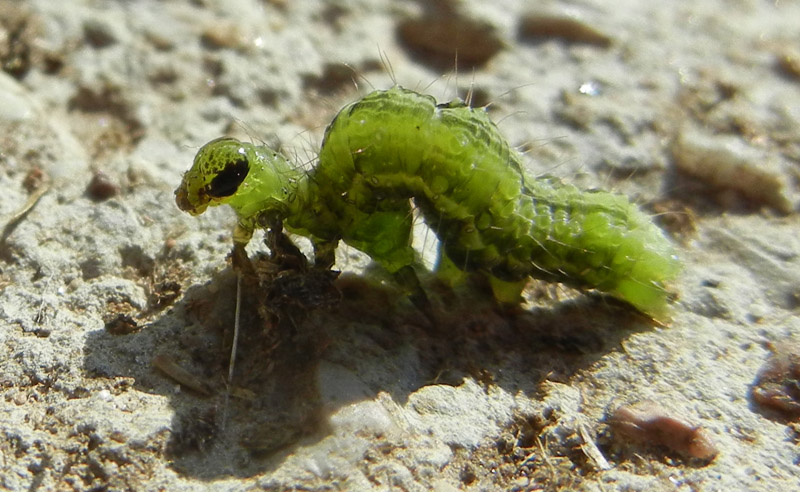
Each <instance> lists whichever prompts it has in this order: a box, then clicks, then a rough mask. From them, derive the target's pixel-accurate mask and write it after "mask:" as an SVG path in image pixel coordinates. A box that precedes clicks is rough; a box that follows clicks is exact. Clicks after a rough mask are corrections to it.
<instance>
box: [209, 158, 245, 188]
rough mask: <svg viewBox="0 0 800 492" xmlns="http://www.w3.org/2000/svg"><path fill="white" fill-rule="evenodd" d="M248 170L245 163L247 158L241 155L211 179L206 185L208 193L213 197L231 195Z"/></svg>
mask: <svg viewBox="0 0 800 492" xmlns="http://www.w3.org/2000/svg"><path fill="white" fill-rule="evenodd" d="M248 171H250V165H249V164H248V163H247V158H245V157H242V158H241V159H239V160H237V161H235V162H231V163H230V164H228V165H226V166H225V169H223V170H222V172H220V173H219V174H217V175H216V177H214V179H212V180H211V183H210V184H209V185H208V195H209V196H211V197H213V198H223V197H226V196H231V195H233V194H234V193H236V190H237V189H238V188H239V185H240V184H242V181H244V178H245V177H246V176H247V173H248Z"/></svg>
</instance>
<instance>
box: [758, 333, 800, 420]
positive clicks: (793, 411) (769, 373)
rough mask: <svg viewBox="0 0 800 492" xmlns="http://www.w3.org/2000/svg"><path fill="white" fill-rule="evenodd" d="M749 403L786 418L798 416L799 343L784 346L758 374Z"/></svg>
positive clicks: (799, 401)
mask: <svg viewBox="0 0 800 492" xmlns="http://www.w3.org/2000/svg"><path fill="white" fill-rule="evenodd" d="M751 394H752V396H753V401H754V402H756V403H757V404H759V405H761V406H762V407H767V408H770V409H772V410H776V411H778V412H779V413H781V414H782V415H783V416H785V417H787V418H790V419H793V420H794V419H798V418H799V417H800V344H798V343H797V342H793V343H786V344H783V345H781V346H779V347H777V348H774V353H773V354H772V357H770V358H769V359H768V360H767V361H766V362H765V363H764V365H763V366H761V369H760V370H759V371H758V375H757V376H756V380H755V382H754V383H753V388H752V390H751Z"/></svg>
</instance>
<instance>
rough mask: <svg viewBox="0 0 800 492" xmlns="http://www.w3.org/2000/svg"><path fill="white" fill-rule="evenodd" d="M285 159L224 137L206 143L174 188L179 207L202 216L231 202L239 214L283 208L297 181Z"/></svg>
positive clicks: (279, 155)
mask: <svg viewBox="0 0 800 492" xmlns="http://www.w3.org/2000/svg"><path fill="white" fill-rule="evenodd" d="M295 174H296V172H295V171H294V170H292V169H291V167H290V166H289V163H288V162H287V160H286V158H285V157H283V156H282V155H281V154H278V153H276V152H272V151H271V150H269V149H267V148H266V147H261V146H256V145H253V144H251V143H247V142H241V141H239V140H236V139H233V138H229V137H222V138H218V139H216V140H212V141H210V142H208V143H207V144H205V145H203V146H202V147H201V148H200V150H199V151H198V152H197V155H196V156H195V158H194V163H193V164H192V167H191V169H189V170H188V171H187V172H186V173H185V174H184V175H183V180H182V181H181V184H180V186H178V188H177V189H176V190H175V202H176V203H177V204H178V208H180V209H181V210H183V211H185V212H188V213H190V214H192V215H200V214H201V213H203V212H205V210H206V209H207V208H208V207H214V206H217V205H223V204H228V205H230V206H232V207H233V208H234V209H235V210H236V213H237V214H238V215H239V216H240V217H249V216H251V215H253V214H254V213H257V212H259V211H263V210H265V209H266V208H268V207H270V206H271V207H272V208H281V207H282V206H283V204H285V203H286V200H287V199H288V198H289V197H290V195H291V193H292V191H293V189H294V188H295V184H296V181H297V180H296V176H295Z"/></svg>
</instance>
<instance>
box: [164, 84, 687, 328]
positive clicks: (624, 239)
mask: <svg viewBox="0 0 800 492" xmlns="http://www.w3.org/2000/svg"><path fill="white" fill-rule="evenodd" d="M521 159H522V158H521V156H520V155H519V154H518V153H517V152H516V151H515V150H514V149H513V148H511V147H510V146H509V144H508V143H507V142H506V140H505V139H504V138H503V137H502V136H501V135H500V133H499V131H498V129H497V127H496V126H495V124H494V123H493V122H492V121H491V120H490V119H489V117H488V115H487V113H486V112H485V111H484V110H483V109H474V108H471V107H469V106H467V105H466V104H465V103H463V102H462V101H460V100H454V101H452V102H449V103H443V104H437V103H436V101H435V100H434V98H433V97H431V96H427V95H423V94H419V93H417V92H414V91H411V90H407V89H403V88H401V87H394V88H392V89H389V90H386V91H375V92H372V93H371V94H368V95H367V96H365V97H364V98H363V99H361V100H359V101H357V102H354V103H352V104H350V105H348V106H346V107H345V108H343V109H342V110H341V111H340V112H339V113H338V115H337V116H336V117H335V118H334V120H333V122H332V123H331V124H330V125H329V126H328V128H327V129H326V131H325V138H324V140H323V144H322V147H321V150H320V153H319V162H318V163H317V165H316V166H315V167H314V169H313V170H311V171H310V172H307V171H304V170H301V169H298V168H297V167H295V166H293V165H292V164H290V163H289V161H288V160H287V159H286V158H285V157H284V156H283V155H281V154H279V153H277V152H274V151H272V150H270V149H268V148H266V147H264V146H258V145H254V144H251V143H246V142H240V141H238V140H235V139H231V138H220V139H217V140H213V141H211V142H209V143H207V144H206V145H204V146H203V147H202V148H201V149H200V150H199V151H198V153H197V155H196V157H195V159H194V164H193V165H192V167H191V169H190V170H189V171H188V172H186V174H184V176H183V181H182V182H181V184H180V186H179V187H178V189H177V190H176V191H175V194H176V201H177V204H178V206H179V207H180V208H181V209H182V210H184V211H187V212H189V213H191V214H193V215H197V214H200V213H202V212H203V211H204V210H205V209H206V208H207V207H209V206H216V205H221V204H228V205H230V206H231V207H233V208H234V210H235V211H236V214H237V216H238V224H237V226H236V229H235V231H234V243H235V245H237V246H236V247H239V248H243V246H244V245H245V244H247V242H248V241H249V240H250V238H251V236H252V233H253V230H254V229H256V228H259V227H270V228H272V227H286V229H287V230H289V231H290V232H294V233H297V234H301V235H304V236H307V237H309V238H310V239H311V241H312V243H313V244H314V249H315V255H316V258H315V262H316V265H317V266H319V267H324V268H328V267H330V266H332V264H333V253H334V250H335V248H336V246H337V244H338V242H339V241H340V240H343V241H345V242H346V243H348V244H349V245H351V246H354V247H355V248H357V249H359V250H361V251H364V252H365V253H367V254H368V255H369V256H370V257H371V258H372V259H373V260H375V261H377V262H378V263H380V264H381V265H383V266H384V267H385V268H386V269H387V270H388V271H389V272H391V273H394V274H396V276H397V278H399V279H404V280H401V281H402V283H404V284H406V285H412V287H413V285H414V283H415V282H416V276H415V275H414V273H413V270H412V264H413V262H414V252H413V249H412V247H411V241H410V235H411V228H412V213H411V206H412V205H411V203H410V199H411V200H413V204H414V206H416V207H418V208H419V209H420V211H421V213H422V216H423V217H424V219H425V221H426V222H427V223H428V225H429V226H431V228H432V229H433V230H434V232H435V233H436V234H437V236H438V237H439V240H440V249H441V250H440V262H439V265H438V267H437V268H439V269H441V270H446V269H447V268H452V267H453V266H456V267H458V268H459V269H462V270H467V271H475V272H480V273H481V274H483V275H486V276H487V277H488V278H489V279H490V281H491V283H492V285H493V287H495V295H496V297H498V299H499V300H503V301H511V300H514V299H518V298H519V294H520V292H521V289H522V287H523V286H524V281H525V280H527V279H528V278H529V277H534V278H538V279H543V280H547V281H553V282H562V283H565V284H569V285H571V286H574V287H578V288H585V289H596V290H598V291H601V292H605V293H607V294H609V295H611V296H614V297H616V298H618V299H621V300H623V301H626V302H628V303H629V304H631V305H633V306H634V307H636V308H637V309H639V310H640V311H642V312H643V313H645V314H647V315H650V316H652V317H654V318H656V319H663V318H664V317H666V316H667V310H668V306H667V305H668V297H669V296H668V293H667V291H666V289H665V287H666V286H667V285H668V284H669V283H670V281H671V280H673V279H674V278H675V276H676V275H677V273H678V270H679V262H678V259H677V256H676V254H675V251H674V249H673V247H672V245H671V243H670V242H669V240H668V239H667V238H666V237H665V236H664V234H663V233H662V231H661V230H660V229H659V228H658V227H657V226H656V225H655V224H653V222H652V221H651V220H650V218H649V217H648V216H647V215H646V214H645V213H644V212H642V211H641V210H640V209H639V208H638V207H637V206H636V205H635V204H633V203H632V202H631V201H630V200H629V199H628V198H627V197H625V196H622V195H617V194H613V193H609V192H605V191H582V190H579V189H578V188H576V187H575V186H572V185H570V184H565V183H562V182H561V181H560V180H559V179H557V178H554V177H549V176H544V177H536V178H534V177H531V176H529V175H527V174H526V173H525V172H524V171H523V167H522V161H521ZM416 285H417V286H418V284H416Z"/></svg>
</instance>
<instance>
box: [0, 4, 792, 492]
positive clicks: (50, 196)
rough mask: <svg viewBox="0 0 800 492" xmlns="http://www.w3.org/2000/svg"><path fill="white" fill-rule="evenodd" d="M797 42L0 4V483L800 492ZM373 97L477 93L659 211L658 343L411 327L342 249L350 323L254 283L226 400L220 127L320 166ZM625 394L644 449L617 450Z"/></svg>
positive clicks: (577, 307)
mask: <svg viewBox="0 0 800 492" xmlns="http://www.w3.org/2000/svg"><path fill="white" fill-rule="evenodd" d="M798 19H800V4H798V3H796V2H790V1H780V0H775V1H770V2H767V1H763V0H732V1H731V0H729V1H723V0H718V1H707V2H690V1H675V2H638V1H634V0H624V1H622V2H614V6H613V7H612V6H611V3H609V2H601V1H592V0H576V1H573V2H557V1H542V2H522V1H517V0H503V1H500V2H492V5H491V6H490V3H489V2H480V1H477V0H475V1H463V2H457V1H454V2H444V1H438V2H399V1H390V0H339V1H337V0H330V1H306V2H292V1H285V0H271V1H270V0H262V1H257V0H235V1H226V2H222V1H219V2H216V1H212V0H197V1H171V2H163V1H161V2H159V1H148V0H142V1H118V2H96V1H90V0H85V1H81V0H62V1H60V2H52V1H50V0H31V1H27V2H15V1H11V0H0V63H2V66H3V69H4V71H3V73H0V185H2V188H1V189H2V190H3V193H2V194H0V218H2V223H3V224H2V225H4V226H5V228H4V229H3V235H2V242H0V285H1V286H2V287H0V288H2V294H0V339H2V344H0V347H2V348H1V349H0V350H2V357H0V368H1V369H2V370H1V371H0V387H2V399H0V487H2V488H7V489H9V490H88V489H92V490H106V489H108V490H158V489H161V490H204V489H214V490H244V489H266V490H369V489H378V490H413V491H416V490H437V491H450V490H557V489H561V490H574V489H583V490H598V491H599V490H761V491H766V490H769V491H773V490H781V489H782V490H790V489H792V488H794V487H796V486H797V485H798V483H800V470H798V462H799V461H800V455H799V454H798V447H797V440H798V428H797V427H795V425H796V424H795V423H794V422H796V420H794V421H793V418H796V413H794V414H793V412H795V411H796V407H795V406H794V405H796V403H794V402H795V401H796V400H794V399H796V398H797V397H798V395H797V393H796V381H797V377H798V375H800V369H798V367H800V366H798V365H796V364H795V365H792V364H791V363H790V364H788V365H787V364H784V365H783V366H781V365H780V364H777V365H774V366H775V368H776V369H775V374H772V373H770V374H772V376H769V377H771V378H772V384H773V385H772V386H770V387H763V388H762V387H761V386H760V385H761V383H759V384H758V385H757V384H756V383H757V382H758V381H757V375H758V373H759V368H760V367H762V365H763V364H764V363H765V361H767V360H768V359H769V358H770V357H771V356H772V355H773V352H776V351H777V352H782V351H783V352H787V353H789V354H791V353H792V351H794V352H793V353H794V354H796V353H797V350H796V347H797V346H796V345H792V338H793V337H798V336H800V319H799V318H798V316H797V309H798V305H800V238H799V237H798V231H800V228H798V225H799V224H798V216H797V213H796V210H797V206H798V198H797V181H798V177H799V176H800V173H798V164H800V34H799V33H800V30H798V25H799V24H798ZM456 53H458V55H457V56H456ZM456 67H457V68H456ZM394 83H398V84H400V85H403V86H405V87H408V88H412V89H415V90H418V91H422V92H427V93H430V94H432V95H434V96H436V97H437V98H438V99H439V100H450V99H453V98H454V97H457V96H465V95H466V94H467V93H468V91H470V90H471V91H472V95H473V99H472V100H473V104H475V105H484V104H489V112H490V115H491V116H492V118H493V119H494V120H495V121H497V122H499V127H500V129H501V131H502V132H503V134H504V135H506V136H507V137H508V139H509V141H510V142H511V143H512V144H513V145H515V146H518V147H519V148H520V149H521V150H523V151H524V152H525V154H526V165H527V166H528V168H529V171H530V172H531V173H532V174H541V173H550V174H555V175H558V176H561V177H562V178H563V179H565V180H567V181H570V182H573V183H575V184H576V185H578V186H581V187H585V188H590V187H602V188H605V189H612V190H615V191H618V192H620V193H625V194H627V195H628V196H630V197H631V198H632V199H633V200H635V201H636V202H638V203H641V204H642V205H643V207H645V208H646V209H647V210H648V211H649V212H651V213H653V214H654V216H655V219H656V220H658V222H659V224H661V225H662V226H663V227H665V228H666V229H667V230H668V231H669V233H670V236H671V237H672V239H673V240H674V241H675V242H676V244H677V245H678V248H679V253H680V256H681V258H682V261H683V263H684V271H683V274H682V275H681V277H680V278H679V280H678V281H677V282H676V285H674V286H673V289H674V290H675V292H676V293H678V295H679V298H678V299H677V301H676V302H675V304H674V306H673V313H674V315H673V320H672V322H671V323H669V324H666V325H663V326H659V325H657V324H653V323H650V322H648V321H647V320H646V319H643V318H642V317H640V316H637V315H636V314H634V313H632V312H630V310H629V309H625V308H624V307H620V306H617V305H615V304H614V303H613V302H609V301H608V299H605V298H602V297H600V296H596V295H595V296H593V295H584V294H577V295H576V294H575V293H571V292H569V291H567V290H566V289H563V288H561V287H557V286H548V285H546V284H545V285H543V284H533V285H532V286H531V289H530V292H529V293H528V298H529V303H528V305H527V306H526V309H525V310H523V311H521V312H518V313H515V314H508V313H506V314H499V313H498V311H497V310H495V309H494V308H493V306H492V305H491V303H490V301H489V300H488V299H486V295H485V293H484V295H483V296H481V295H480V292H478V293H475V292H472V293H461V294H458V293H457V294H456V295H455V296H451V297H449V298H448V297H447V295H448V294H446V293H442V294H437V290H436V287H435V286H433V285H430V286H429V287H428V288H429V289H430V291H431V293H432V297H433V298H434V299H436V302H437V305H438V306H440V309H441V312H442V319H443V320H444V321H443V322H442V323H441V326H430V325H429V323H427V322H426V321H425V320H424V319H421V318H420V316H419V313H416V312H415V310H414V309H413V307H411V305H410V303H409V302H408V301H407V300H405V299H404V298H402V296H400V295H399V294H398V293H397V291H396V289H394V288H393V287H392V285H391V284H389V283H387V282H383V281H382V280H381V279H382V278H383V277H382V274H381V272H379V271H377V270H376V269H375V268H372V267H369V266H368V265H367V267H366V268H364V265H365V262H364V258H363V257H360V256H359V255H358V254H357V252H354V251H348V250H345V249H342V250H341V251H340V252H339V256H338V260H337V268H339V269H342V270H343V271H344V272H345V273H343V275H342V277H341V278H340V279H339V281H338V283H337V284H336V287H337V289H338V290H339V291H340V292H341V293H342V299H341V300H340V301H338V302H333V303H327V304H329V305H327V304H326V305H323V304H325V303H322V302H316V301H313V302H312V301H309V300H308V299H300V301H299V304H298V302H295V304H292V303H293V302H294V301H293V300H292V297H293V295H294V297H297V296H298V295H299V296H300V297H303V295H306V294H307V292H308V291H307V290H302V289H300V290H299V291H293V290H291V289H289V288H288V287H287V288H286V290H283V291H280V290H279V291H278V292H277V297H278V298H280V299H283V300H284V301H285V302H284V305H283V306H282V307H280V306H279V307H275V306H276V305H277V303H276V302H274V301H275V297H276V292H275V288H273V289H272V290H271V291H270V290H269V289H267V290H266V291H265V290H264V289H259V288H258V287H256V286H254V285H250V284H248V285H247V288H246V291H245V299H244V305H245V308H244V313H243V329H244V333H243V335H242V337H243V343H242V344H240V345H241V350H240V353H239V359H238V361H237V363H238V366H237V373H236V378H235V379H234V387H233V388H232V389H231V390H230V397H229V398H228V399H227V400H226V397H225V395H226V375H227V360H228V351H229V346H230V327H231V324H232V319H233V307H234V296H233V291H234V288H235V277H234V274H233V273H232V271H231V269H230V266H229V264H228V263H226V255H227V253H228V250H229V247H230V230H231V227H232V224H233V220H232V214H231V212H230V211H229V210H222V209H218V210H212V211H210V212H208V213H206V214H204V215H203V216H201V217H199V218H192V217H189V216H188V215H185V214H183V213H181V212H180V211H179V210H178V209H177V208H176V206H175V205H174V197H173V190H174V188H175V187H176V186H177V185H178V183H179V182H180V178H181V173H182V172H183V171H184V170H185V169H187V168H188V166H189V165H190V163H191V160H192V157H193V155H194V153H195V152H196V150H197V148H198V147H199V146H200V145H202V144H203V143H205V142H206V141H208V140H210V139H212V138H215V137H217V136H220V135H223V134H232V135H236V136H239V137H241V138H250V139H255V140H263V141H264V142H266V143H268V144H270V145H274V146H280V147H281V148H282V149H283V150H284V151H285V152H286V153H287V155H290V156H292V158H294V159H296V160H297V162H298V165H303V164H305V165H313V158H314V155H315V152H316V150H317V149H318V148H319V142H320V140H321V136H322V132H323V130H324V127H325V125H326V124H327V123H328V122H329V121H330V120H331V118H332V116H333V115H334V114H335V112H336V110H337V109H338V108H340V107H342V106H343V105H344V104H346V103H347V102H350V101H353V100H355V99H357V98H358V97H359V96H360V95H363V94H366V93H367V92H369V91H370V90H371V89H372V88H388V87H390V86H392V85H393V84H394ZM31 205H32V206H31ZM430 237H431V236H430V235H425V233H424V232H421V237H420V238H419V239H420V241H418V242H419V246H420V247H421V248H422V249H424V250H425V251H430V250H431V249H432V248H433V247H434V246H435V244H434V243H433V241H432V240H431V239H430ZM259 249H262V250H263V246H260V244H258V243H256V244H253V249H252V251H251V253H252V254H253V255H256V254H257V251H258V250H259ZM309 282H310V283H311V284H314V282H313V281H309ZM323 284H324V282H323ZM323 286H324V285H323ZM312 287H313V285H312ZM298 292H299V294H298ZM287 299H288V300H287ZM445 306H446V307H445ZM259 307H260V308H261V309H260V311H259ZM266 308H270V309H269V311H270V312H267V309H266ZM269 320H272V321H273V322H272V323H269V322H268V321H269ZM787 357H789V359H788V360H792V359H791V356H790V355H787ZM781 371H783V372H781ZM764 374H765V373H762V376H761V378H762V379H765V380H766V379H769V377H768V376H765V375H764ZM792 385H795V386H794V390H792ZM754 388H755V389H756V390H757V391H759V388H760V391H761V393H760V394H761V395H762V396H764V400H766V401H771V402H773V403H775V404H777V405H779V406H781V407H782V408H783V409H784V410H786V411H784V412H779V411H775V410H772V409H768V408H765V407H763V406H760V405H759V404H758V403H757V402H756V401H754V400H753V398H752V397H751V392H752V391H753V389H754ZM792 391H795V393H792ZM793 398H794V399H793ZM646 401H651V402H654V403H655V404H656V405H658V407H659V408H660V410H656V411H655V414H656V415H655V416H652V415H651V417H652V418H650V417H648V418H650V420H649V421H647V418H646V419H645V421H644V422H640V423H639V425H638V427H637V426H634V427H635V428H634V430H637V429H638V430H640V431H642V432H643V435H642V438H641V440H639V441H637V440H636V439H635V438H631V437H630V434H624V433H623V432H621V431H620V430H619V428H617V430H615V429H614V428H612V427H611V426H610V425H609V421H610V417H611V415H612V414H613V412H614V411H615V410H616V409H617V408H618V407H620V406H624V405H634V404H637V403H638V404H640V405H641V402H646ZM651 413H653V412H652V411H651ZM676 419H677V420H680V421H683V422H684V423H681V422H678V421H677V420H676ZM681 433H683V434H685V437H681V435H682V434H681ZM664 436H667V439H666V440H664V439H663V438H664ZM676 436H677V437H676ZM670 437H672V439H670ZM699 444H702V445H703V446H705V447H704V448H703V449H705V450H706V451H708V452H702V450H701V451H698V445H699ZM710 449H711V450H715V451H716V452H717V454H716V456H715V457H714V458H713V459H709V457H710V455H712V454H714V453H713V452H712V451H709V450H710Z"/></svg>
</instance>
